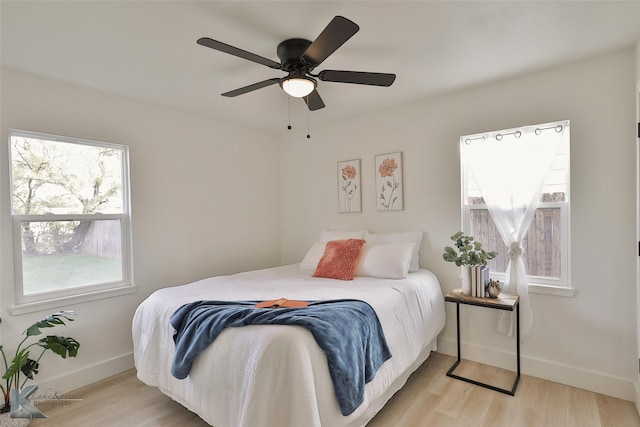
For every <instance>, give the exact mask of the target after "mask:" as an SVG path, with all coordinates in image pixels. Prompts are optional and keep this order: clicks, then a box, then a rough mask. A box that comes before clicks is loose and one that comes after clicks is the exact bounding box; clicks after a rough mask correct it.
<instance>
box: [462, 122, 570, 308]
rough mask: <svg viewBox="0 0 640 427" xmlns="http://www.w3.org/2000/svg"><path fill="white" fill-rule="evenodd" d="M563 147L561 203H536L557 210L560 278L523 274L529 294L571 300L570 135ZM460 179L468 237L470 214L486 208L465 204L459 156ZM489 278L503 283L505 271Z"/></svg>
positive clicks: (465, 180)
mask: <svg viewBox="0 0 640 427" xmlns="http://www.w3.org/2000/svg"><path fill="white" fill-rule="evenodd" d="M540 126H541V125H530V126H526V127H540ZM566 126H567V129H566V131H567V132H570V123H569V122H568V121H567V124H566ZM475 137H477V135H465V136H462V137H460V143H461V144H462V143H463V141H464V140H465V139H468V138H471V139H473V138H475ZM566 138H567V140H566V142H565V143H566V144H567V151H566V155H567V163H566V167H565V183H566V184H565V185H566V188H565V201H564V202H557V201H556V202H538V206H537V207H536V210H537V209H548V208H560V221H561V228H562V232H561V236H560V240H561V243H560V245H561V254H562V255H561V258H560V266H561V275H560V277H559V278H557V279H555V278H551V277H544V276H533V275H528V274H527V280H528V288H529V292H530V293H541V294H549V295H558V296H566V297H572V296H573V295H574V294H575V289H574V288H573V286H572V284H571V220H570V219H571V195H570V192H571V185H570V176H571V174H570V168H571V160H570V153H571V138H570V133H569V134H567V136H566ZM460 171H461V174H460V177H461V197H460V199H461V212H462V230H463V231H464V232H465V233H468V234H471V233H472V231H471V211H472V210H487V205H486V204H484V203H478V204H470V203H467V200H468V194H467V187H468V182H469V177H468V175H469V171H468V170H467V169H466V168H465V165H464V163H463V161H462V156H460ZM491 276H492V277H493V278H495V279H497V280H500V281H505V280H506V273H505V272H493V271H492V272H491Z"/></svg>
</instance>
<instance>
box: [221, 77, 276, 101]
mask: <svg viewBox="0 0 640 427" xmlns="http://www.w3.org/2000/svg"><path fill="white" fill-rule="evenodd" d="M279 81H280V78H278V77H275V78H273V79H269V80H265V81H262V82H258V83H254V84H252V85H249V86H245V87H241V88H239V89H235V90H231V91H229V92H225V93H223V94H222V96H228V97H234V96H238V95H242V94H245V93H247V92H251V91H254V90H256V89H261V88H263V87H267V86H271V85H273V84H276V83H278V82H279Z"/></svg>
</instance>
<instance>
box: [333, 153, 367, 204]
mask: <svg viewBox="0 0 640 427" xmlns="http://www.w3.org/2000/svg"><path fill="white" fill-rule="evenodd" d="M361 193H362V191H361V189H360V159H356V160H346V161H343V162H338V212H361V211H362V201H361Z"/></svg>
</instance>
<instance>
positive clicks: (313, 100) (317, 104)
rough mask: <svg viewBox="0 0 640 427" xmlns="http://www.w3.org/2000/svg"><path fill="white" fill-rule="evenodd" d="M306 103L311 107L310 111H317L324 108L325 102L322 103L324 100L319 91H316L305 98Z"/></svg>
mask: <svg viewBox="0 0 640 427" xmlns="http://www.w3.org/2000/svg"><path fill="white" fill-rule="evenodd" d="M304 102H305V103H306V104H307V107H309V110H311V111H315V110H319V109H321V108H324V102H322V98H320V94H319V93H318V91H317V90H314V91H313V92H311V93H310V94H309V95H307V96H305V97H304Z"/></svg>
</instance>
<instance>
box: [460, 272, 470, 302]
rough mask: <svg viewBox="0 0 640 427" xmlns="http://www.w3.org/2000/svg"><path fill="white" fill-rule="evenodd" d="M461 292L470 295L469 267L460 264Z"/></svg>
mask: <svg viewBox="0 0 640 427" xmlns="http://www.w3.org/2000/svg"><path fill="white" fill-rule="evenodd" d="M460 288H461V289H462V293H463V294H467V295H471V267H469V266H467V265H463V266H462V285H461V286H460Z"/></svg>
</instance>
